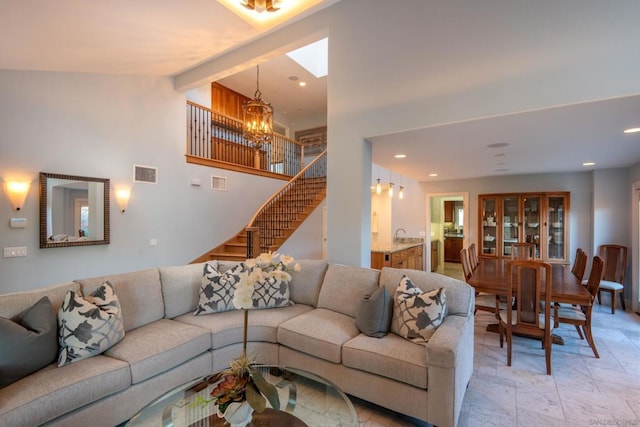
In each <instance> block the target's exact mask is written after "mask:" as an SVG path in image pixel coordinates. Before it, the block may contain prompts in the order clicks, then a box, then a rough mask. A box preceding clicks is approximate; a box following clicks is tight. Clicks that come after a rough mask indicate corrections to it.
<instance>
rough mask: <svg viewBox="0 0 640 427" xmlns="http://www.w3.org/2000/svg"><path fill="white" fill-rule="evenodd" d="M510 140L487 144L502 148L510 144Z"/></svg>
mask: <svg viewBox="0 0 640 427" xmlns="http://www.w3.org/2000/svg"><path fill="white" fill-rule="evenodd" d="M508 145H509V143H508V142H496V143H495V144H489V145H487V148H502V147H506V146H508Z"/></svg>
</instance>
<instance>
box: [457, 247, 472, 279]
mask: <svg viewBox="0 0 640 427" xmlns="http://www.w3.org/2000/svg"><path fill="white" fill-rule="evenodd" d="M460 262H461V263H462V274H464V280H465V281H466V282H468V281H469V279H470V278H471V274H472V271H471V265H470V264H469V256H468V254H467V250H466V249H465V248H462V249H460Z"/></svg>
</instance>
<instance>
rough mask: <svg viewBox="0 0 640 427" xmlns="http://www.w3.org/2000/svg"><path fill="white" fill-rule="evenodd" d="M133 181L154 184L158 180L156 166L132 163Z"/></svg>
mask: <svg viewBox="0 0 640 427" xmlns="http://www.w3.org/2000/svg"><path fill="white" fill-rule="evenodd" d="M133 182H146V183H147V184H156V183H157V182H158V168H154V167H152V166H142V165H133Z"/></svg>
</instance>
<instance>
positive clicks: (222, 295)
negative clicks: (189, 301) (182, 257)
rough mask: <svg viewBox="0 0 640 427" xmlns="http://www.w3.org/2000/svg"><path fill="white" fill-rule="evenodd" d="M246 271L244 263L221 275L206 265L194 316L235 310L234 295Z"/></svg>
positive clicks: (209, 265)
mask: <svg viewBox="0 0 640 427" xmlns="http://www.w3.org/2000/svg"><path fill="white" fill-rule="evenodd" d="M246 270H247V267H246V266H245V265H244V263H240V264H238V265H236V266H235V267H233V268H232V269H231V270H228V271H227V272H225V273H221V272H220V271H218V270H217V269H215V268H214V267H213V266H212V265H211V264H209V263H205V264H204V271H203V274H202V284H201V285H200V298H199V300H198V306H197V307H196V311H195V313H193V314H194V315H196V316H199V315H201V314H212V313H219V312H222V311H229V310H234V309H235V307H234V306H233V294H234V292H235V291H236V284H237V283H238V282H239V281H240V273H242V272H244V271H246Z"/></svg>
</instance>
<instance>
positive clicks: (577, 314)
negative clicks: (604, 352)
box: [554, 255, 604, 359]
mask: <svg viewBox="0 0 640 427" xmlns="http://www.w3.org/2000/svg"><path fill="white" fill-rule="evenodd" d="M603 266H604V261H603V260H602V258H600V257H599V256H597V255H596V256H595V257H593V262H592V263H591V272H590V273H589V279H588V280H587V290H588V291H589V293H590V294H591V304H589V305H588V306H577V307H572V306H562V307H558V308H556V312H555V314H554V318H555V319H557V321H558V322H560V323H566V324H569V325H574V326H575V327H576V331H578V335H579V336H580V339H584V338H585V337H586V339H587V343H588V344H589V346H590V347H591V350H592V351H593V354H594V355H595V356H596V358H598V359H599V358H600V355H599V354H598V349H596V343H595V342H594V341H593V335H592V333H591V312H592V310H593V304H594V303H595V299H596V294H597V293H598V288H599V287H600V279H601V277H602V270H603ZM580 327H582V331H584V336H583V334H582V331H581V330H580Z"/></svg>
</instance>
